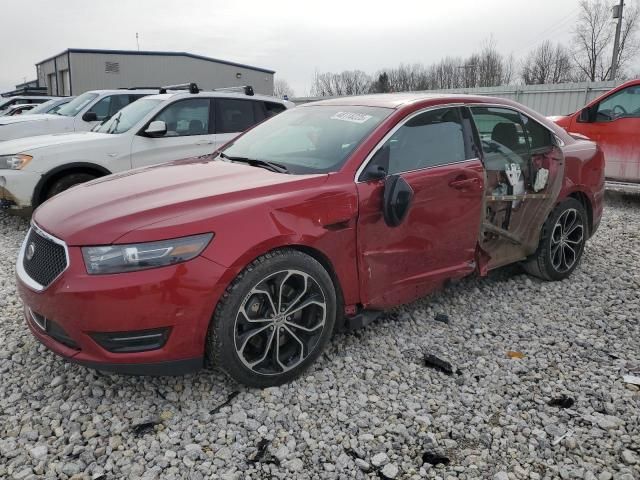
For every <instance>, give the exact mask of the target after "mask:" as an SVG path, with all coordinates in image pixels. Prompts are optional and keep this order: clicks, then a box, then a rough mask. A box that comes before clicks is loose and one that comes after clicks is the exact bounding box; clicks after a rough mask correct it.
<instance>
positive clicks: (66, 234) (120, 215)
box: [33, 157, 328, 246]
mask: <svg viewBox="0 0 640 480" xmlns="http://www.w3.org/2000/svg"><path fill="white" fill-rule="evenodd" d="M327 177H328V176H327V175H326V174H319V175H287V174H281V173H275V172H270V171H268V170H265V169H263V168H257V167H251V166H248V165H244V164H236V163H229V162H223V161H213V160H211V159H210V158H209V157H202V158H199V159H188V160H179V161H176V162H170V163H165V164H162V165H156V166H152V167H147V168H142V169H137V170H130V171H127V172H122V173H119V174H115V175H109V176H107V177H103V178H100V179H97V180H94V181H92V182H89V183H85V184H82V185H78V186H76V187H73V188H71V189H70V190H67V191H66V192H63V193H61V194H59V195H57V196H56V197H54V198H52V199H51V200H49V201H47V202H45V203H44V204H43V205H42V206H40V207H39V208H38V209H37V210H36V211H35V213H34V216H33V219H34V221H35V222H36V224H38V225H39V226H40V227H41V228H42V229H44V230H45V231H47V232H49V233H50V234H52V235H54V236H56V237H58V238H60V239H62V240H64V241H65V242H66V243H67V244H68V245H70V246H80V245H106V244H110V243H118V242H117V241H118V239H119V238H121V237H123V236H124V235H126V234H127V233H129V232H133V231H134V230H137V229H140V228H142V227H145V226H149V225H151V224H158V223H160V222H163V225H168V228H166V229H164V231H163V230H162V229H161V230H160V231H159V232H158V231H157V230H154V232H155V233H154V234H153V235H155V237H154V238H144V240H140V241H151V240H160V239H163V238H174V237H175V236H176V235H175V233H174V232H176V231H179V232H180V235H189V234H195V233H203V232H198V231H193V232H189V231H186V230H188V228H178V229H177V230H176V229H175V228H171V227H175V226H176V225H177V224H180V225H186V224H198V225H202V224H203V222H204V223H205V224H206V223H207V222H210V221H211V220H212V219H215V217H216V216H218V215H222V214H224V213H228V212H229V211H231V210H237V209H239V208H249V207H250V206H251V205H254V204H255V205H264V203H265V202H266V201H268V200H267V198H268V197H274V196H275V197H281V196H282V195H283V194H286V193H287V192H289V191H300V190H304V189H307V188H310V187H312V186H313V185H314V184H316V183H317V184H320V183H323V182H325V181H326V179H327ZM169 219H174V220H173V221H168V220H169ZM194 219H195V220H194ZM194 228H197V227H194ZM156 237H157V238H156Z"/></svg>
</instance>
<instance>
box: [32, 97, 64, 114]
mask: <svg viewBox="0 0 640 480" xmlns="http://www.w3.org/2000/svg"><path fill="white" fill-rule="evenodd" d="M57 102H58V100H49V101H46V102H44V103H41V104H40V105H38V106H37V107H35V108H32V109H31V110H29V112H28V113H29V114H31V113H49V112H50V111H51V109H52V108H53V105H55V104H56V103H57ZM25 113H27V112H25Z"/></svg>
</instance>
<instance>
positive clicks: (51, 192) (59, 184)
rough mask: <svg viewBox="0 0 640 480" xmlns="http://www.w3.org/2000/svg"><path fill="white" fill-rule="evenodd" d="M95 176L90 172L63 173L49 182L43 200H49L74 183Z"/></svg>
mask: <svg viewBox="0 0 640 480" xmlns="http://www.w3.org/2000/svg"><path fill="white" fill-rule="evenodd" d="M95 178H97V177H96V176H95V175H92V174H90V173H70V174H68V175H65V176H64V177H61V178H59V179H57V180H56V181H55V182H53V183H52V184H51V186H50V187H49V188H48V189H47V192H46V194H45V200H49V199H50V198H51V197H55V196H56V195H58V194H59V193H62V192H64V191H65V190H67V189H69V188H71V187H73V186H75V185H78V184H80V183H85V182H88V181H90V180H93V179H95Z"/></svg>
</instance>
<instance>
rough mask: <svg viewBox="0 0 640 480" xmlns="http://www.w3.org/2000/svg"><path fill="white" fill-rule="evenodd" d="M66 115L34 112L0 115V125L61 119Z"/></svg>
mask: <svg viewBox="0 0 640 480" xmlns="http://www.w3.org/2000/svg"><path fill="white" fill-rule="evenodd" d="M62 118H64V117H62V116H60V115H51V114H49V113H34V114H33V115H24V116H23V115H16V116H13V117H0V125H10V124H12V123H23V122H43V121H45V120H49V121H51V120H60V119H62Z"/></svg>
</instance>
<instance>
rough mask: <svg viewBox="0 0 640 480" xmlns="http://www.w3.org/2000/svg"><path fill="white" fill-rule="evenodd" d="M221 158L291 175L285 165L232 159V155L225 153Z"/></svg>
mask: <svg viewBox="0 0 640 480" xmlns="http://www.w3.org/2000/svg"><path fill="white" fill-rule="evenodd" d="M220 157H222V158H226V159H227V160H230V161H232V162H238V163H246V164H248V165H251V166H252V167H261V168H266V169H267V170H271V171H272V172H276V173H289V170H287V167H285V166H284V165H281V164H279V163H274V162H268V161H267V160H259V159H257V158H247V157H232V156H231V155H227V154H226V153H224V152H220Z"/></svg>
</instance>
